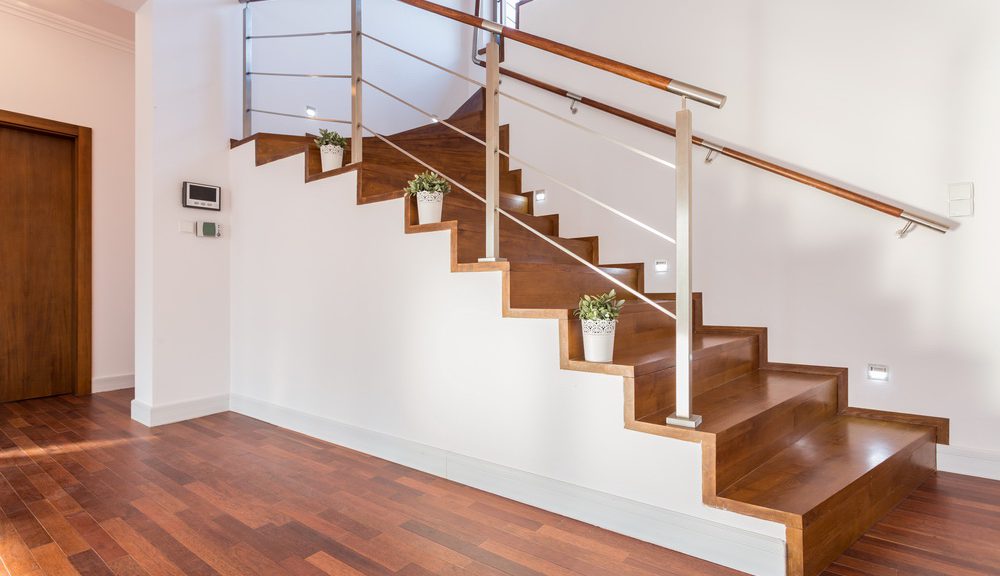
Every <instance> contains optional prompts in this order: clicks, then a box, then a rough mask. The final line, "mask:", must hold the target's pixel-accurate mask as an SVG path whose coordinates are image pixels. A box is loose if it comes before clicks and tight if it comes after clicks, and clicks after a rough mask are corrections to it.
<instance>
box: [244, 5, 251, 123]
mask: <svg viewBox="0 0 1000 576" xmlns="http://www.w3.org/2000/svg"><path fill="white" fill-rule="evenodd" d="M252 16H253V15H252V13H251V12H250V3H249V2H245V3H244V4H243V137H244V138H249V137H250V136H253V112H251V109H252V108H253V74H252V72H253V66H252V64H253V40H252V39H251V38H250V36H251V35H252V32H253V17H252Z"/></svg>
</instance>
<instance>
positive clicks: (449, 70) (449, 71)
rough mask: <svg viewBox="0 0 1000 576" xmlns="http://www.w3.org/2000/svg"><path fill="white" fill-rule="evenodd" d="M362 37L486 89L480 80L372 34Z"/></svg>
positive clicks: (363, 33) (363, 34)
mask: <svg viewBox="0 0 1000 576" xmlns="http://www.w3.org/2000/svg"><path fill="white" fill-rule="evenodd" d="M361 35H362V36H364V37H365V38H367V39H369V40H372V41H374V42H378V43H379V44H381V45H383V46H385V47H387V48H391V49H393V50H395V51H396V52H399V53H400V54H405V55H407V56H409V57H410V58H413V59H414V60H419V61H421V62H423V63H424V64H427V65H428V66H433V67H434V68H437V69H438V70H441V71H442V72H447V73H448V74H451V75H452V76H455V77H456V78H461V79H462V80H465V81H466V82H471V83H472V84H475V85H476V86H479V87H480V88H486V84H483V83H482V82H480V81H479V80H476V79H475V78H470V77H469V76H466V75H465V74H460V73H458V72H455V71H454V70H452V69H450V68H446V67H444V66H442V65H440V64H435V63H434V62H431V61H430V60H427V59H426V58H421V57H420V56H417V55H416V54H414V53H413V52H409V51H407V50H404V49H402V48H400V47H399V46H396V45H395V44H390V43H389V42H386V41H385V40H380V39H379V38H376V37H374V36H372V35H371V34H368V33H366V32H362V33H361Z"/></svg>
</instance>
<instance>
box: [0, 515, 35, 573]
mask: <svg viewBox="0 0 1000 576" xmlns="http://www.w3.org/2000/svg"><path fill="white" fill-rule="evenodd" d="M0 559H2V560H3V564H4V567H5V569H6V570H7V571H8V572H11V573H13V574H15V575H16V574H30V573H32V572H34V571H35V570H38V569H39V568H38V564H37V563H36V562H35V557H34V556H33V555H32V554H31V549H30V548H29V547H28V545H27V544H25V543H24V540H22V539H21V536H20V535H19V534H18V533H17V529H16V528H15V527H14V523H13V522H11V521H10V519H9V518H7V517H6V516H5V515H2V514H0Z"/></svg>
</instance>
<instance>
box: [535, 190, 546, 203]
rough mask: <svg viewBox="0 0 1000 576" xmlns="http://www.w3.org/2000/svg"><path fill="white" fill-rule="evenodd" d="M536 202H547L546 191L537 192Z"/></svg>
mask: <svg viewBox="0 0 1000 576" xmlns="http://www.w3.org/2000/svg"><path fill="white" fill-rule="evenodd" d="M535 202H545V190H535Z"/></svg>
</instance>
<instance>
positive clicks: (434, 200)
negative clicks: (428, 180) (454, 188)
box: [417, 192, 444, 224]
mask: <svg viewBox="0 0 1000 576" xmlns="http://www.w3.org/2000/svg"><path fill="white" fill-rule="evenodd" d="M443 205H444V193H442V192H417V218H418V219H419V220H420V223H421V224H436V223H438V222H440V221H441V207H442V206H443Z"/></svg>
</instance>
